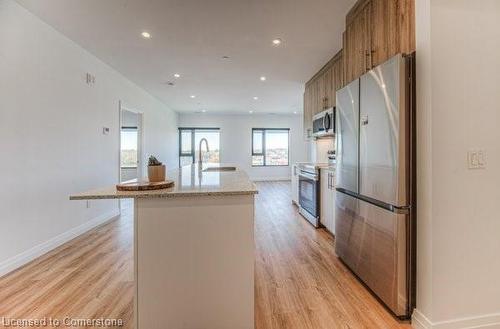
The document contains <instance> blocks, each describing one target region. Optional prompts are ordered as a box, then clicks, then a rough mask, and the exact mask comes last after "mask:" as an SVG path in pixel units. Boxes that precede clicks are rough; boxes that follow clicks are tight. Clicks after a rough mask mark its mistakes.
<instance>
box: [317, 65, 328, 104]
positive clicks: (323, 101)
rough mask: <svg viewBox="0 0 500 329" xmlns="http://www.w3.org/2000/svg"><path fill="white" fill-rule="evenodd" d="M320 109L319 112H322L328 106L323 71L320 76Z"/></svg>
mask: <svg viewBox="0 0 500 329" xmlns="http://www.w3.org/2000/svg"><path fill="white" fill-rule="evenodd" d="M317 81H318V105H319V106H318V109H317V112H321V111H323V110H324V109H325V106H326V90H325V87H326V86H325V74H324V73H322V74H321V75H320V76H318V79H317Z"/></svg>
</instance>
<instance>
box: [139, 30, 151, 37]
mask: <svg viewBox="0 0 500 329" xmlns="http://www.w3.org/2000/svg"><path fill="white" fill-rule="evenodd" d="M141 35H142V37H143V38H144V39H151V33H149V32H147V31H143V32H142V33H141Z"/></svg>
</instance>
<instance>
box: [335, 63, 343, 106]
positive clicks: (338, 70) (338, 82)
mask: <svg viewBox="0 0 500 329" xmlns="http://www.w3.org/2000/svg"><path fill="white" fill-rule="evenodd" d="M343 60H344V59H343V55H341V56H339V57H338V58H337V60H336V61H335V62H334V63H333V65H332V78H333V79H332V87H333V98H332V99H333V103H332V104H333V106H335V104H336V98H335V97H336V91H337V90H339V89H341V88H342V87H344V62H343Z"/></svg>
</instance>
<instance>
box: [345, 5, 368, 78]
mask: <svg viewBox="0 0 500 329" xmlns="http://www.w3.org/2000/svg"><path fill="white" fill-rule="evenodd" d="M370 11H371V6H370V3H369V2H368V3H367V4H366V5H365V6H364V7H363V9H361V10H360V11H359V13H358V14H357V15H356V16H355V17H354V18H353V19H352V21H351V23H350V24H349V25H348V26H347V27H346V45H345V46H346V47H345V49H344V56H345V61H344V62H345V64H346V65H345V70H346V83H349V82H351V81H352V80H354V79H356V78H358V77H359V76H361V75H362V74H363V73H365V72H366V71H367V69H368V65H369V64H368V61H367V59H369V55H370V48H371V44H370Z"/></svg>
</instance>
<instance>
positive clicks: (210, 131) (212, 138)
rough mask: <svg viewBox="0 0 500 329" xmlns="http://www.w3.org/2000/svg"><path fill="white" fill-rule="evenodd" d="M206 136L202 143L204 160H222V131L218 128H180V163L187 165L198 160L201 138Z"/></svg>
mask: <svg viewBox="0 0 500 329" xmlns="http://www.w3.org/2000/svg"><path fill="white" fill-rule="evenodd" d="M203 138H206V140H207V141H208V147H209V151H208V152H207V151H206V147H205V143H203V145H202V148H201V149H202V159H203V162H211V163H216V162H220V131H219V129H218V128H179V165H180V166H186V165H190V164H192V163H194V162H197V161H198V151H199V149H198V148H199V145H200V140H202V139H203Z"/></svg>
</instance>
